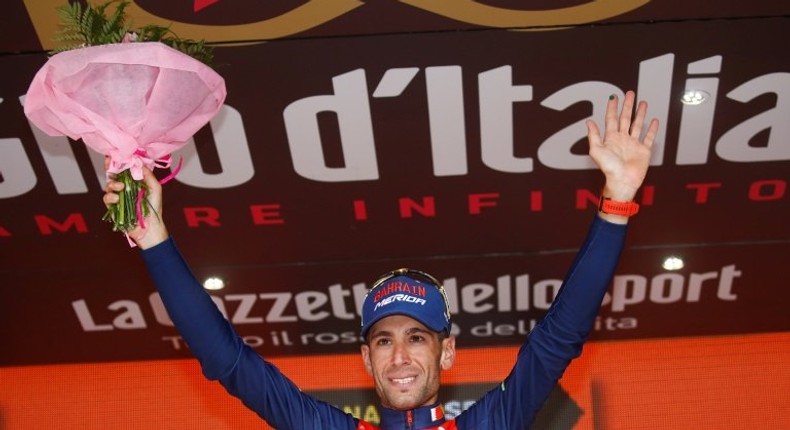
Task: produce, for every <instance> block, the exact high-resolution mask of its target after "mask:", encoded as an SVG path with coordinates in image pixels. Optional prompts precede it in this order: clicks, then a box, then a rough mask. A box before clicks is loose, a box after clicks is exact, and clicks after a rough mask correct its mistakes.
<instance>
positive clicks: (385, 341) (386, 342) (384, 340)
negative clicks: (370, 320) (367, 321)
mask: <svg viewBox="0 0 790 430" xmlns="http://www.w3.org/2000/svg"><path fill="white" fill-rule="evenodd" d="M390 343H392V342H391V341H390V340H389V339H387V338H383V337H382V338H379V340H377V341H376V345H379V346H384V345H389V344H390Z"/></svg>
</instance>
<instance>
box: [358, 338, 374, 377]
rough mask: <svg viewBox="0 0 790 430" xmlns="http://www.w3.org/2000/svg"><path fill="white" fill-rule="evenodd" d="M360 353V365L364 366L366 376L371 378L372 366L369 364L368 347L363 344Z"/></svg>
mask: <svg viewBox="0 0 790 430" xmlns="http://www.w3.org/2000/svg"><path fill="white" fill-rule="evenodd" d="M360 352H361V353H362V363H363V364H364V365H365V370H366V371H367V372H368V375H370V376H373V364H372V363H371V362H370V347H369V346H367V345H365V344H363V345H362V346H360Z"/></svg>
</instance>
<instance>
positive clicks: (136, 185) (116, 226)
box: [102, 169, 150, 233]
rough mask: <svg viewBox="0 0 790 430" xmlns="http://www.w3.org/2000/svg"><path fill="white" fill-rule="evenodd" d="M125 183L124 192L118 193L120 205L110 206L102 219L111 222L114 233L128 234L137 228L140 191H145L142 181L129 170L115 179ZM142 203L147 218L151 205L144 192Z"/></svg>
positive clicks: (143, 212) (117, 175)
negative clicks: (136, 178) (135, 177)
mask: <svg viewBox="0 0 790 430" xmlns="http://www.w3.org/2000/svg"><path fill="white" fill-rule="evenodd" d="M114 179H115V180H116V181H118V182H122V183H123V191H121V192H120V193H118V203H115V204H113V205H110V207H108V208H107V212H106V213H105V214H104V216H103V217H102V219H103V220H105V221H108V222H111V223H112V225H113V227H112V229H113V231H122V232H124V233H125V232H128V231H129V230H132V229H134V228H135V227H137V225H138V223H139V220H138V219H137V196H138V194H139V193H140V190H141V189H142V190H145V185H144V184H143V182H142V181H137V180H135V179H134V178H133V177H132V173H131V172H130V171H129V170H128V169H127V170H124V171H122V172H120V173H118V174H116V175H115V178H114ZM143 193H144V194H143V198H142V201H141V202H140V205H141V209H142V214H143V216H144V217H145V216H146V215H148V213H149V209H150V207H149V204H148V200H147V199H146V196H145V191H144V192H143Z"/></svg>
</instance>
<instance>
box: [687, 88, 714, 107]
mask: <svg viewBox="0 0 790 430" xmlns="http://www.w3.org/2000/svg"><path fill="white" fill-rule="evenodd" d="M709 98H710V94H708V93H706V92H705V91H702V90H686V91H684V92H683V97H681V98H680V102H681V103H683V104H684V105H687V106H696V105H701V104H703V103H705V101H706V100H708V99H709Z"/></svg>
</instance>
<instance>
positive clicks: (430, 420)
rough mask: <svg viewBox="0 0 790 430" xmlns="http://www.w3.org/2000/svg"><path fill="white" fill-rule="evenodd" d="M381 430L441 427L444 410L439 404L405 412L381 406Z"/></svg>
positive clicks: (443, 420)
mask: <svg viewBox="0 0 790 430" xmlns="http://www.w3.org/2000/svg"><path fill="white" fill-rule="evenodd" d="M379 412H380V413H381V424H380V426H381V428H382V430H403V429H415V430H417V429H425V428H432V427H436V426H439V425H441V424H442V423H444V422H445V419H444V409H442V405H441V404H440V403H436V404H434V405H431V406H422V407H419V408H416V409H411V410H407V411H399V410H395V409H389V408H385V407H383V406H381V407H380V408H379Z"/></svg>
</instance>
